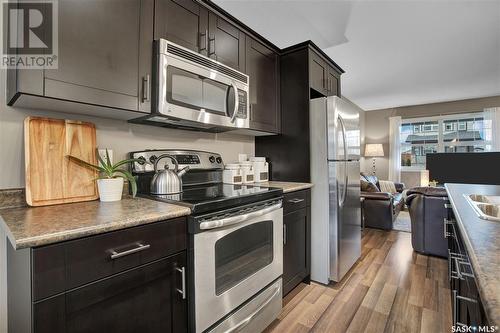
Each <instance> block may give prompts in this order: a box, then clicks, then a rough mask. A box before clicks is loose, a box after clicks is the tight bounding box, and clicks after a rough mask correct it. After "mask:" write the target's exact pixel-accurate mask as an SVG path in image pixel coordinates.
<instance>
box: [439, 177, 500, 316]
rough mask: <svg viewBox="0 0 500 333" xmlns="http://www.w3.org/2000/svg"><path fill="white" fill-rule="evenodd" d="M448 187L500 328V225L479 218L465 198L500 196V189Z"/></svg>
mask: <svg viewBox="0 0 500 333" xmlns="http://www.w3.org/2000/svg"><path fill="white" fill-rule="evenodd" d="M445 187H446V191H447V192H448V196H449V198H450V201H451V203H452V206H453V211H454V213H455V218H456V220H457V225H458V228H459V230H460V234H461V235H462V238H463V241H464V243H465V247H466V248H467V253H468V254H469V259H470V262H471V264H472V268H473V269H474V276H475V278H476V283H477V286H478V289H479V295H480V297H481V301H482V303H483V306H484V310H485V312H486V316H487V318H488V320H489V321H490V325H500V279H499V276H500V255H499V253H500V222H494V221H486V220H483V219H481V218H479V217H478V215H477V213H476V212H475V211H474V209H473V208H472V207H471V205H470V203H469V202H468V201H467V199H466V198H465V197H464V194H465V195H468V194H483V195H500V186H496V185H470V184H446V185H445Z"/></svg>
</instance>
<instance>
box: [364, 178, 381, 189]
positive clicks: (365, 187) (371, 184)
mask: <svg viewBox="0 0 500 333" xmlns="http://www.w3.org/2000/svg"><path fill="white" fill-rule="evenodd" d="M360 182H361V191H362V192H380V191H379V190H378V188H377V186H375V185H374V184H373V183H370V182H368V181H366V180H365V179H363V177H361V179H360Z"/></svg>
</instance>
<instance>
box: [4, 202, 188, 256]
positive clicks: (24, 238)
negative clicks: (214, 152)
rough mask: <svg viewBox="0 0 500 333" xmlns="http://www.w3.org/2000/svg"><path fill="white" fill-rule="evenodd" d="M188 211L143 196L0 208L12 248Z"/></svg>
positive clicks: (113, 228)
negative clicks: (111, 200)
mask: <svg viewBox="0 0 500 333" xmlns="http://www.w3.org/2000/svg"><path fill="white" fill-rule="evenodd" d="M189 214H191V210H190V209H189V208H187V207H183V206H178V205H173V204H167V203H163V202H157V201H153V200H148V199H142V198H135V199H132V198H124V199H123V200H121V201H117V202H107V203H106V202H100V201H88V202H80V203H73V204H65V205H54V206H46V207H35V208H32V207H17V208H5V209H0V227H2V228H4V229H5V232H6V234H7V237H8V238H9V240H10V242H11V243H12V245H13V247H14V248H15V249H21V248H27V247H35V246H41V245H47V244H51V243H56V242H61V241H65V240H70V239H75V238H80V237H85V236H89V235H95V234H100V233H103V232H108V231H113V230H119V229H123V228H128V227H132V226H136V225H141V224H146V223H151V222H156V221H162V220H167V219H171V218H175V217H179V216H186V215H189Z"/></svg>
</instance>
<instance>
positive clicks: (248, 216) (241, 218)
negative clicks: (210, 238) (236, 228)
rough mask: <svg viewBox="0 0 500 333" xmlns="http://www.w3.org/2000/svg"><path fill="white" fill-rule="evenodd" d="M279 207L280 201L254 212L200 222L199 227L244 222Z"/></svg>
mask: <svg viewBox="0 0 500 333" xmlns="http://www.w3.org/2000/svg"><path fill="white" fill-rule="evenodd" d="M280 208H281V202H279V203H277V204H275V205H272V206H269V207H266V208H263V209H261V210H258V211H256V212H251V213H248V214H242V215H237V216H231V217H227V218H224V219H220V220H214V221H205V222H201V223H200V229H202V230H208V229H216V228H222V227H225V226H228V225H232V224H237V223H241V222H245V221H248V220H251V219H253V218H256V217H259V216H262V215H264V214H267V213H270V212H272V211H275V210H277V209H280Z"/></svg>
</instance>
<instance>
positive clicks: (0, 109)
mask: <svg viewBox="0 0 500 333" xmlns="http://www.w3.org/2000/svg"><path fill="white" fill-rule="evenodd" d="M0 95H1V97H0V189H3V188H19V187H24V141H23V121H24V118H26V117H27V116H44V117H52V118H65V119H78V120H84V121H90V122H93V123H94V124H95V125H96V129H97V146H98V147H100V148H111V149H113V156H114V157H113V159H114V160H115V161H117V160H118V159H122V158H124V157H125V155H126V153H127V152H130V151H135V150H141V149H150V148H151V149H154V148H186V149H199V150H207V151H213V152H217V153H220V154H222V157H223V159H224V161H225V162H230V161H233V160H237V157H238V153H246V154H249V155H253V154H254V151H255V147H254V141H255V140H254V138H253V137H250V136H243V135H235V134H229V133H222V134H213V133H203V132H193V131H185V130H176V129H167V128H160V127H153V126H145V125H137V124H129V123H127V122H126V121H122V120H115V119H104V118H95V117H88V116H83V115H76V114H63V113H58V112H49V111H40V110H32V109H21V108H12V107H9V106H7V105H6V104H5V103H6V102H5V70H2V71H1V73H0Z"/></svg>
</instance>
